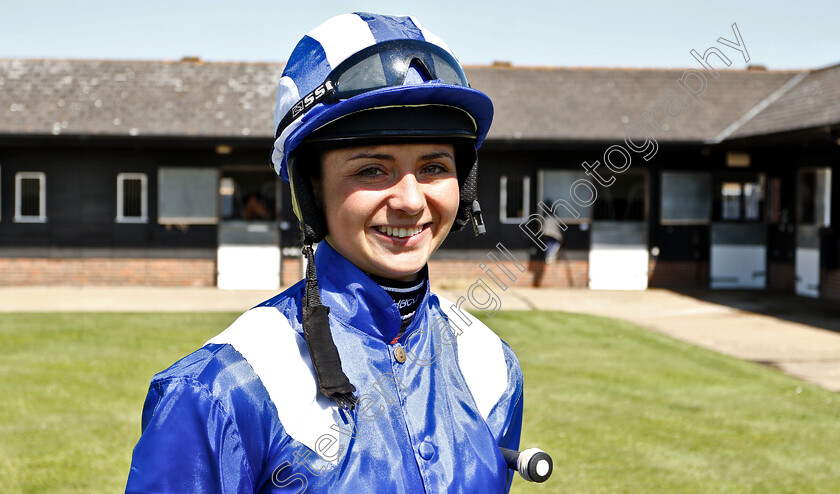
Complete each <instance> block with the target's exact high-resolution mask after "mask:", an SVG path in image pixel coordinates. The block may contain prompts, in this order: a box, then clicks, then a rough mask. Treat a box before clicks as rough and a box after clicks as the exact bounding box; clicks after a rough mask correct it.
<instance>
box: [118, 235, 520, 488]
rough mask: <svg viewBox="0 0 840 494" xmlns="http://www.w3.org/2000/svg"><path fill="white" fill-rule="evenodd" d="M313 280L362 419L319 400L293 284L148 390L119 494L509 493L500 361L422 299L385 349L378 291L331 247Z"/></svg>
mask: <svg viewBox="0 0 840 494" xmlns="http://www.w3.org/2000/svg"><path fill="white" fill-rule="evenodd" d="M315 265H316V268H317V270H318V280H319V285H320V292H321V297H322V300H323V303H324V305H327V306H329V307H330V314H329V319H330V325H331V329H332V334H333V338H334V340H335V344H336V347H337V348H338V351H339V354H340V356H341V362H342V368H343V369H344V372H345V374H346V375H347V377H348V378H349V379H350V381H351V382H352V383H353V384H354V385H355V386H356V388H357V396H358V397H359V404H358V406H357V407H356V409H355V410H353V411H350V412H347V411H344V410H340V409H338V407H336V406H335V405H333V403H332V402H331V401H329V400H327V399H326V398H325V397H324V396H322V395H321V394H319V393H318V392H317V384H316V380H315V374H314V371H313V368H312V363H311V361H310V358H309V353H308V351H307V348H306V344H305V342H304V339H303V328H302V326H301V300H302V296H303V291H304V286H303V282H300V283H298V284H296V285H294V286H293V287H291V288H289V289H288V290H286V291H285V292H283V293H281V294H280V295H278V296H276V297H274V298H272V299H270V300H268V301H266V302H264V303H262V304H260V305H259V306H257V307H255V308H253V309H251V310H249V311H248V312H246V313H245V314H243V315H242V316H240V317H239V319H237V320H236V321H235V322H234V323H233V324H232V325H231V326H230V327H229V328H227V329H226V330H225V331H223V332H222V333H221V334H219V335H218V336H216V337H214V338H213V339H211V340H210V341H208V342H207V343H206V344H205V345H204V346H203V347H202V348H200V349H199V350H197V351H195V352H194V353H192V354H190V355H188V356H186V357H184V358H183V359H181V360H179V361H178V362H176V363H175V364H173V365H172V366H171V367H170V368H168V369H167V370H165V371H163V372H161V373H159V374H157V375H156V376H155V377H154V378H153V380H152V383H151V386H150V388H149V393H148V396H147V398H146V403H145V405H144V408H143V418H142V427H143V433H142V435H141V437H140V440H139V442H138V443H137V446H136V447H135V448H134V454H133V458H132V462H131V471H130V473H129V477H128V485H127V487H126V492H132V493H134V492H137V493H140V492H143V493H157V492H161V493H162V492H190V493H256V492H258V493H280V492H283V493H304V492H307V493H321V492H352V493H369V492H377V493H412V494H416V493H423V492H426V493H444V492H453V493H454V492H461V493H482V494H489V493H502V492H507V490H508V489H509V488H510V484H511V481H512V478H513V471H511V470H508V468H507V466H506V465H505V461H504V459H503V458H502V455H501V453H500V451H499V446H503V447H506V448H510V449H517V448H518V446H519V434H520V429H521V424H522V372H521V370H520V367H519V362H518V361H517V359H516V356H515V355H514V353H513V351H512V350H511V349H510V347H509V346H508V345H507V344H506V343H504V342H503V341H502V340H500V339H499V338H498V337H497V336H496V335H495V334H494V333H493V332H492V331H490V330H489V329H488V328H487V327H486V326H485V325H484V324H482V323H481V322H479V321H478V320H476V319H475V318H474V317H472V316H471V315H470V314H468V313H467V312H466V311H465V310H463V309H464V307H463V306H462V305H461V306H459V305H456V304H453V303H452V302H450V301H447V300H445V299H443V298H441V297H437V296H435V295H433V294H430V292H429V290H428V288H427V290H426V294H425V296H424V299H423V301H422V303H421V305H420V307H419V308H418V309H417V312H416V313H415V316H414V318H413V320H412V322H411V324H410V326H409V327H408V328H407V330H406V331H405V334H404V335H403V336H401V337H400V338H399V339H397V340H396V342H395V343H394V340H395V338H396V336H397V335H398V334H399V327H400V313H399V311H398V310H397V307H396V306H395V304H394V303H393V300H392V298H391V297H390V296H389V295H388V294H387V293H386V292H385V290H384V289H382V288H381V287H380V286H379V285H377V284H376V283H375V282H374V281H373V280H371V279H370V278H369V277H368V276H367V275H365V274H364V273H363V272H362V271H360V270H359V269H358V268H357V267H356V266H354V265H353V264H351V263H350V262H349V261H347V260H346V259H345V258H344V257H342V256H341V255H339V254H338V253H337V252H336V251H335V250H333V249H332V248H331V247H330V246H329V245H328V244H327V243H326V242H322V243H321V245H320V246H319V248H318V250H317V251H316V253H315ZM459 300H465V299H459Z"/></svg>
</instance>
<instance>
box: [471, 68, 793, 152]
mask: <svg viewBox="0 0 840 494" xmlns="http://www.w3.org/2000/svg"><path fill="white" fill-rule="evenodd" d="M685 70H686V69H675V70H661V69H583V68H495V67H476V68H472V69H471V70H468V76H469V78H470V83H471V84H472V85H473V86H474V87H476V88H477V89H480V90H482V91H484V92H486V93H487V94H488V95H489V96H490V98H491V99H492V100H493V103H494V105H495V107H496V117H495V119H494V123H493V127H492V128H491V129H490V134H489V136H488V138H489V139H540V140H541V139H552V140H554V139H562V140H575V141H578V140H595V141H598V140H607V141H614V140H623V139H624V135H625V133H626V132H627V129H628V128H629V127H630V126H631V125H632V124H633V123H634V122H639V123H644V118H645V117H644V114H645V112H647V111H648V109H649V108H650V106H651V105H655V104H656V103H657V101H658V100H659V99H660V98H663V101H662V103H661V104H660V106H663V107H664V102H665V101H666V100H667V99H669V98H673V97H675V96H676V97H679V98H681V99H682V100H683V101H685V104H687V105H688V106H686V107H685V110H684V111H683V113H682V114H681V115H680V116H679V117H678V118H674V119H670V118H667V117H665V116H664V113H663V110H662V109H660V110H657V111H656V112H655V113H654V117H655V118H656V119H657V121H658V122H659V123H660V124H663V125H662V129H663V130H658V129H657V130H656V132H655V133H654V137H656V139H657V140H660V141H694V142H705V141H710V140H712V139H713V138H714V137H715V136H717V135H718V134H719V133H721V132H722V131H723V130H724V129H726V128H727V126H729V125H730V124H731V123H732V122H733V121H735V120H737V119H738V118H739V117H741V115H743V114H744V113H745V112H747V111H748V110H749V109H750V108H752V107H754V106H755V105H756V104H758V103H759V102H760V101H761V100H762V99H764V98H765V97H766V96H767V95H768V94H770V93H772V92H773V91H774V90H776V89H777V88H778V87H779V86H781V85H782V84H784V83H785V82H786V81H788V80H790V79H791V78H792V77H793V76H795V75H796V72H789V71H779V72H776V71H774V72H767V71H744V70H741V71H719V74H720V77H719V78H718V79H713V78H712V77H711V75H709V74H707V73H706V76H705V77H706V80H707V88H706V90H705V92H704V94H703V95H702V99H703V101H704V106H703V107H700V106H699V105H698V104H696V103H693V102H692V100H691V98H690V97H688V96H687V94H686V93H685V92H684V91H683V90H681V89H680V88H679V86H678V85H677V79H679V78H680V77H681V76H682V75H683V73H684V72H685ZM692 83H693V82H692ZM680 105H681V103H680V102H679V100H674V106H673V109H674V110H675V112H676V110H677V109H678V108H680ZM648 128H650V129H652V127H648Z"/></svg>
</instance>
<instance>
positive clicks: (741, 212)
mask: <svg viewBox="0 0 840 494" xmlns="http://www.w3.org/2000/svg"><path fill="white" fill-rule="evenodd" d="M764 184H765V179H764V176H763V175H759V176H754V175H753V176H752V177H743V178H741V177H727V178H719V179H718V181H716V183H715V205H714V208H715V210H714V218H715V220H716V221H761V220H762V216H763V212H764V211H763V209H765V204H764V187H765V185H764Z"/></svg>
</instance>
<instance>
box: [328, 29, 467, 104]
mask: <svg viewBox="0 0 840 494" xmlns="http://www.w3.org/2000/svg"><path fill="white" fill-rule="evenodd" d="M412 67H413V68H414V69H415V70H417V71H419V72H421V75H422V76H423V79H424V80H437V81H440V82H442V83H444V84H452V85H455V86H466V87H469V83H467V76H466V75H465V74H464V70H463V69H462V68H461V65H460V64H459V63H458V61H457V60H455V57H453V56H452V54H450V53H449V52H448V51H446V50H444V49H443V48H441V47H440V46H438V45H435V44H433V43H429V42H426V41H420V40H393V41H386V42H384V43H378V44H375V45H372V46H369V47H367V48H365V49H363V50H361V51H359V52H358V53H355V54H354V55H352V56H351V57H349V58H348V59H347V60H345V61H344V62H342V63H341V64H339V66H338V67H336V68H335V69H334V70H333V71H332V72H331V73H330V76H329V80H330V81H332V83H333V85H334V86H335V91H334V92H333V93H332V95H331V96H330V97H329V99H328V101H336V100H339V99H347V98H351V97H353V96H355V95H357V94H361V93H364V92H367V91H373V90H375V89H380V88H383V87H390V86H401V85H403V84H404V83H405V81H406V76H407V75H408V72H409V69H411V68H412Z"/></svg>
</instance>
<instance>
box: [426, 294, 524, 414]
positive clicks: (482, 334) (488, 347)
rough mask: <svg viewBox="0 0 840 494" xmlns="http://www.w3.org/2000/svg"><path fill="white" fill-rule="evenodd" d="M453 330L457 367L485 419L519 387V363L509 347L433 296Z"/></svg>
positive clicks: (457, 305) (458, 305)
mask: <svg viewBox="0 0 840 494" xmlns="http://www.w3.org/2000/svg"><path fill="white" fill-rule="evenodd" d="M435 297H436V298H437V301H438V304H439V306H440V310H441V311H442V312H443V314H444V315H445V317H446V319H447V321H448V323H449V327H450V328H451V329H452V332H453V336H454V342H455V345H456V353H457V358H458V366H459V368H460V370H461V373H462V374H463V376H464V379H465V380H466V382H467V385H468V386H469V388H470V391H471V392H472V394H473V396H474V397H475V400H476V404H477V405H478V408H479V410H480V411H481V413H482V415H484V417H485V419H486V418H487V417H488V416H489V414H490V411H491V410H492V409H493V408H494V407H495V406H496V404H497V403H498V402H499V400H500V399H502V398H503V397H504V396H505V395H506V394H510V392H511V391H513V390H515V389H516V388H521V386H522V371H521V369H520V366H519V361H518V360H517V359H516V355H515V354H514V353H513V350H512V349H511V348H510V346H509V345H508V344H507V343H505V342H504V341H502V339H501V338H499V337H498V336H497V335H496V333H494V332H493V330H491V329H490V328H489V327H487V325H486V324H484V323H483V322H481V321H479V320H478V319H477V318H476V317H475V316H473V315H472V314H470V313H469V312H467V311H466V309H465V308H464V307H463V301H464V300H465V299H463V298H459V299H457V300H456V301H455V302H452V301H450V300H448V299H446V298H445V297H441V296H439V295H435Z"/></svg>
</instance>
